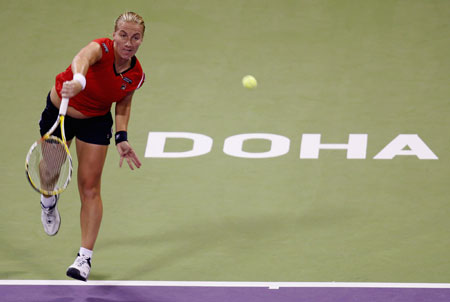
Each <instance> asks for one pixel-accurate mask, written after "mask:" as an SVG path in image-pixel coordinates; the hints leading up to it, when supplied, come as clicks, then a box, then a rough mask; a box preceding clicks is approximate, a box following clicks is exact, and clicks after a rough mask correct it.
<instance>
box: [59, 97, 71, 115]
mask: <svg viewBox="0 0 450 302" xmlns="http://www.w3.org/2000/svg"><path fill="white" fill-rule="evenodd" d="M68 105H69V99H68V98H62V100H61V105H60V106H59V115H66V112H67V106H68Z"/></svg>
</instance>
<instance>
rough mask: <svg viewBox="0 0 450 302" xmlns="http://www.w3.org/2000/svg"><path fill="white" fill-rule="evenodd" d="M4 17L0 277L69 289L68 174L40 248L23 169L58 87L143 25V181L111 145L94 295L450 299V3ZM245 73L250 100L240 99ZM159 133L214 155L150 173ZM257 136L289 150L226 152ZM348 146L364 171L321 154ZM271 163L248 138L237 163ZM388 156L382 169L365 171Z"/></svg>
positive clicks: (282, 4) (188, 4)
mask: <svg viewBox="0 0 450 302" xmlns="http://www.w3.org/2000/svg"><path fill="white" fill-rule="evenodd" d="M0 7H1V9H0V24H1V27H2V29H3V34H2V46H1V48H0V56H1V58H2V59H1V67H2V73H1V75H0V91H1V102H2V111H1V119H0V129H1V130H0V131H1V135H2V139H3V144H2V145H3V147H2V148H1V151H0V152H1V156H0V167H1V169H2V173H1V176H0V188H1V192H2V198H1V211H0V236H1V237H0V239H1V245H0V279H24V280H28V279H39V280H41V279H42V280H48V279H57V280H59V279H65V278H66V277H65V270H66V268H67V266H69V265H70V264H71V263H72V261H73V259H74V257H75V254H76V252H77V250H78V248H79V237H80V231H79V198H78V192H77V185H76V172H75V175H74V178H75V180H74V181H73V182H72V183H71V184H70V186H69V188H68V190H67V191H66V192H64V193H63V194H62V196H61V200H60V212H61V215H62V227H61V230H60V232H59V233H58V235H57V236H56V237H54V238H51V237H48V236H47V235H45V233H44V231H43V229H42V226H41V222H40V207H39V196H38V194H36V193H35V192H34V191H33V190H32V189H31V187H30V186H29V185H28V183H27V181H26V179H25V175H24V159H25V155H26V153H27V151H28V148H29V146H30V145H31V143H32V142H33V141H34V140H35V139H37V137H38V134H39V133H38V126H37V122H38V120H39V115H40V113H41V111H42V109H43V108H44V104H45V97H46V95H47V93H48V91H49V89H50V88H51V85H52V84H53V82H54V77H55V75H56V74H57V73H59V72H60V71H62V70H64V69H65V68H66V67H67V66H68V65H69V64H70V63H71V60H72V58H73V56H74V55H75V54H76V52H77V51H78V50H79V49H80V48H81V47H83V46H84V45H86V44H87V43H88V42H89V41H91V40H93V39H95V38H99V37H104V36H111V34H112V31H113V22H114V20H115V18H116V17H117V16H118V15H119V14H120V13H122V12H124V11H125V10H134V11H136V12H138V13H140V14H141V15H142V16H143V17H144V19H145V20H146V24H147V31H146V35H145V41H144V44H143V45H142V46H141V48H140V50H139V52H138V58H139V60H140V61H141V63H142V66H143V68H144V70H145V71H146V75H147V78H146V83H145V84H144V86H143V87H142V88H141V89H140V90H139V91H138V92H137V93H136V94H135V97H134V102H133V112H132V118H131V121H130V126H129V137H130V142H131V144H132V145H133V147H134V148H135V149H136V151H137V153H138V155H139V156H140V158H141V161H142V162H143V166H142V168H141V169H139V170H135V171H130V170H129V169H128V168H127V167H122V168H120V169H119V167H118V159H119V157H118V154H117V152H116V150H115V147H114V145H113V144H112V145H111V147H110V150H109V154H108V158H107V163H106V166H105V170H104V175H103V186H102V196H103V200H104V208H105V211H104V219H103V224H102V229H101V233H100V236H99V239H98V241H97V245H96V249H95V254H94V259H93V270H92V274H91V279H92V280H155V281H156V280H168V281H171V280H175V281H193V280H197V281H272V282H288V281H289V282H290V281H292V282H305V281H311V282H331V281H341V282H421V283H434V282H439V283H448V282H449V280H450V262H449V261H448V255H449V248H450V244H449V243H450V241H449V235H448V234H449V230H450V219H449V214H450V213H449V209H450V206H449V196H450V186H449V184H448V182H449V181H448V177H449V168H450V165H449V164H450V136H449V135H448V129H449V128H450V119H449V116H450V104H449V95H450V88H449V87H450V86H449V74H450V66H449V62H450V60H449V46H450V42H449V36H450V35H449V34H450V28H449V20H450V2H449V1H447V0H442V1H438V0H421V1H419V0H410V1H402V0H389V1H388V0H381V1H357V0H354V1H353V0H347V1H345V0H339V1H338V0H319V1H306V0H299V1H288V0H279V1H266V0H259V1H257V0H254V1H246V0H243V1H238V0H232V1H216V0H213V1H206V0H205V1H200V0H198V1H195V0H193V1H179V0H177V1H120V2H119V1H87V0H86V1H85V0H79V1H44V0H41V1H23V0H20V1H3V0H2V1H0ZM246 74H252V75H254V76H255V77H256V78H257V80H258V83H259V85H258V88H257V89H255V90H248V89H245V88H243V87H242V85H241V79H242V77H243V76H245V75H246ZM150 132H152V133H153V132H188V133H196V134H202V135H205V136H208V137H209V138H211V139H212V140H213V145H212V148H211V150H210V152H207V153H206V154H204V155H201V156H196V157H189V158H156V157H145V151H146V148H147V143H148V135H149V133H150ZM252 133H263V134H265V135H266V137H267V134H276V135H279V136H282V137H285V138H286V139H285V140H284V141H287V140H288V141H289V143H290V144H289V147H288V149H287V151H288V152H287V153H286V149H283V150H284V152H283V153H284V154H283V155H280V156H277V157H271V158H244V157H242V156H241V157H238V156H230V155H228V154H226V153H225V152H224V146H227V144H228V147H230V145H231V143H229V142H230V139H229V138H230V137H233V136H236V135H239V134H252ZM304 134H320V135H321V144H322V146H319V147H320V148H321V150H319V156H318V158H306V157H305V156H303V157H301V156H300V154H301V153H300V152H301V150H302V148H307V147H308V146H307V145H306V139H305V137H306V136H303V135H304ZM350 134H366V135H367V136H365V137H366V138H367V145H366V146H365V145H364V144H363V145H361V144H360V145H358V146H359V147H358V148H359V149H358V150H363V151H366V152H365V155H364V156H362V157H363V158H358V159H352V158H348V152H347V150H326V149H324V148H325V145H326V144H347V143H348V140H349V135H350ZM401 134H408V135H410V136H400V138H402V137H403V138H405V139H406V143H405V140H403V141H401V140H400V138H399V135H401ZM227 139H228V140H227ZM231 140H232V141H233V138H231ZM236 140H237V139H236V137H234V141H236ZM166 142H167V143H166V146H165V149H164V151H165V153H166V154H167V153H171V152H188V151H189V150H192V149H193V141H191V140H189V139H181V138H178V139H177V138H172V139H168V140H167V141H166ZM226 142H228V143H226ZM391 142H394V144H395V143H399V144H400V145H397V149H395V147H392V146H393V145H392V144H390V143H391ZM402 142H403V143H402ZM278 145H279V144H278V143H276V142H272V144H271V141H270V140H268V139H267V138H266V139H264V138H263V139H261V138H260V139H248V140H246V141H245V142H244V143H243V145H242V147H241V148H239V146H238V147H236V146H235V145H234V146H235V149H233V150H234V152H235V153H236V152H237V151H241V153H244V152H245V154H249V155H250V156H257V155H264V154H267V152H269V153H270V152H272V151H274V150H275V149H276V147H277V146H278ZM388 146H391V148H390V150H391V154H393V158H392V159H374V157H376V156H377V155H378V154H379V153H380V152H381V151H382V150H385V152H387V151H386V148H387V149H389V148H388ZM398 146H400V147H398ZM152 147H153V146H152V145H151V144H149V148H152ZM355 148H356V147H355ZM392 148H394V149H392ZM236 150H237V151H236ZM392 150H394V151H393V152H394V153H392ZM424 150H425V151H426V152H425V151H424ZM71 151H72V152H73V153H75V148H74V146H72V149H71ZM388 151H389V150H388ZM427 152H428V153H427ZM430 152H431V153H432V154H433V155H435V156H436V157H437V159H429V158H426V154H430ZM74 155H75V154H74ZM421 157H422V158H421ZM424 157H425V158H424ZM74 158H76V156H74ZM75 165H76V160H75Z"/></svg>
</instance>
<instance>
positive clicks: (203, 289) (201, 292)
mask: <svg viewBox="0 0 450 302" xmlns="http://www.w3.org/2000/svg"><path fill="white" fill-rule="evenodd" d="M186 283H188V282H186ZM205 283H206V284H207V283H208V282H205ZM61 284H66V283H61ZM76 284H79V285H32V284H22V285H19V284H8V283H1V282H0V301H2V302H25V301H26V302H31V301H32V302H57V301H58V302H66V301H67V302H72V301H73V302H79V301H80V302H257V301H258V302H259V301H261V302H428V301H429V302H449V301H450V286H447V285H446V286H444V287H441V288H439V287H435V288H433V287H424V288H415V287H409V286H406V287H389V286H388V285H387V286H383V287H378V288H377V287H375V286H374V285H373V284H372V285H368V287H364V285H358V287H345V286H346V284H342V285H340V286H337V287H334V286H331V287H325V286H326V285H324V287H320V284H316V285H315V286H314V287H303V286H300V287H294V286H289V287H283V286H282V285H280V287H279V288H278V289H270V288H269V287H262V286H254V287H252V286H233V285H232V284H233V283H231V285H230V286H225V285H224V286H220V284H219V285H214V286H199V285H195V286H189V285H183V286H159V285H138V286H129V285H124V286H119V285H89V283H81V282H80V283H76ZM106 284H107V283H106ZM125 284H126V282H125ZM305 286H308V285H307V284H306V285H305Z"/></svg>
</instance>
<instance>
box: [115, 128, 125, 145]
mask: <svg viewBox="0 0 450 302" xmlns="http://www.w3.org/2000/svg"><path fill="white" fill-rule="evenodd" d="M114 137H115V139H116V145H117V144H118V143H121V142H125V141H128V134H127V132H126V131H117V132H116V135H115V136H114Z"/></svg>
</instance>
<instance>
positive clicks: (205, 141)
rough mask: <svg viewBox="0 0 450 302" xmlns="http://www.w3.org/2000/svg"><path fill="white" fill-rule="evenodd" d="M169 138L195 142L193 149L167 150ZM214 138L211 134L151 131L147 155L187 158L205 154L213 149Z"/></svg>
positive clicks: (146, 149) (146, 150)
mask: <svg viewBox="0 0 450 302" xmlns="http://www.w3.org/2000/svg"><path fill="white" fill-rule="evenodd" d="M167 138H184V139H186V138H187V139H190V140H192V141H193V142H194V144H193V147H192V150H189V151H183V152H165V151H164V147H165V145H166V139H167ZM212 144H213V139H212V138H210V137H209V136H206V135H203V134H198V133H189V132H149V133H148V139H147V147H146V148H145V157H156V158H185V157H194V156H200V155H204V154H206V153H208V152H210V151H211V148H212Z"/></svg>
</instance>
